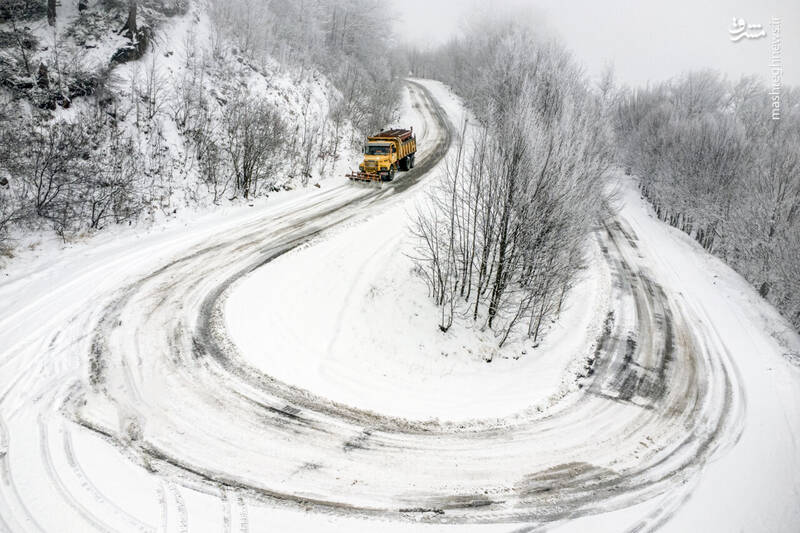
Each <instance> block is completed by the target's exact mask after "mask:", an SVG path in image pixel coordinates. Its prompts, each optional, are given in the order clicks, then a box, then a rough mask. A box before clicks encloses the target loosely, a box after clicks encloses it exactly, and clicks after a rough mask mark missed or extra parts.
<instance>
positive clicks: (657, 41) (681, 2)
mask: <svg viewBox="0 0 800 533" xmlns="http://www.w3.org/2000/svg"><path fill="white" fill-rule="evenodd" d="M508 13H513V14H514V16H515V18H516V19H517V20H519V19H520V18H524V19H527V20H528V21H529V23H530V25H531V26H532V27H533V28H534V29H535V31H536V32H539V33H543V34H551V35H555V36H557V37H559V38H560V39H561V40H562V41H563V42H564V43H565V44H566V45H567V47H568V48H569V49H571V50H572V51H573V53H574V54H575V56H576V58H577V59H578V60H579V61H580V62H581V63H582V64H583V66H584V68H585V69H586V71H587V73H588V74H589V75H590V76H591V77H593V78H596V77H598V76H599V74H600V73H601V71H602V70H603V68H604V67H605V66H606V65H608V64H612V65H613V66H614V69H615V72H616V75H617V77H618V80H619V81H620V82H622V83H625V84H629V85H645V84H647V83H648V82H651V83H652V82H659V81H664V80H666V79H667V78H670V77H672V76H675V75H677V74H681V73H683V72H686V71H689V70H697V69H702V68H707V67H711V68H714V69H717V70H719V71H720V72H722V73H724V74H725V75H727V76H728V77H729V78H731V79H738V78H739V77H740V76H741V75H751V74H753V75H756V76H758V77H759V78H760V79H762V80H763V81H765V82H767V81H768V80H769V76H770V69H769V60H770V59H769V56H770V45H771V38H770V35H769V22H770V19H771V18H772V17H779V18H780V19H781V38H782V40H783V48H782V59H783V68H784V71H783V83H784V84H795V85H796V84H798V83H800V2H798V1H797V0H765V1H758V2H756V1H753V0H749V1H742V0H734V1H730V0H709V1H705V2H697V1H692V0H677V1H673V2H659V3H655V2H635V1H633V0H609V1H604V2H596V1H593V0H573V1H569V2H563V1H559V0H496V1H493V2H490V3H487V2H478V1H462V0H407V1H406V2H404V3H403V9H402V13H400V14H399V15H398V18H397V21H396V33H397V36H398V38H399V39H401V40H405V41H408V42H411V43H413V44H414V45H416V46H419V47H420V48H425V47H430V46H435V45H437V44H441V43H443V42H445V41H447V40H448V39H450V38H451V37H453V36H457V35H458V34H459V33H460V32H461V31H462V30H463V29H464V28H465V26H466V25H468V24H470V23H471V21H472V23H474V22H476V21H480V20H486V19H487V18H492V17H498V16H504V15H507V14H508ZM733 17H737V18H742V19H744V20H745V21H746V22H747V23H748V24H761V25H762V26H764V28H765V29H766V30H767V32H768V35H767V37H764V38H761V39H752V40H751V39H742V40H741V41H739V42H732V41H731V39H730V35H729V33H728V30H729V29H730V27H731V22H732V19H733Z"/></svg>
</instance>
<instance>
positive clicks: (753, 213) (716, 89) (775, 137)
mask: <svg viewBox="0 0 800 533" xmlns="http://www.w3.org/2000/svg"><path fill="white" fill-rule="evenodd" d="M768 92H769V88H768V87H767V86H766V85H765V84H763V83H761V82H759V81H758V80H756V79H754V78H752V77H745V78H742V79H741V80H739V81H736V82H732V81H730V80H727V79H725V78H723V77H721V76H720V75H719V74H718V73H716V72H714V71H711V70H706V71H699V72H691V73H688V74H686V75H683V76H679V77H677V78H674V79H672V80H669V81H667V82H664V83H661V84H658V85H656V86H654V87H651V88H647V89H638V90H632V89H624V90H621V91H620V92H619V94H618V96H617V105H616V116H615V120H614V125H615V131H616V135H617V139H618V147H619V157H620V163H621V164H622V165H623V166H624V167H625V169H626V171H627V172H629V173H634V174H635V175H636V176H638V177H639V178H640V180H641V188H642V193H643V194H644V196H645V197H646V198H647V199H648V200H649V201H650V202H651V203H652V204H653V207H654V208H655V210H656V213H657V214H658V216H659V217H660V218H661V219H663V220H664V221H666V222H668V223H669V224H671V225H672V226H675V227H676V228H679V229H681V230H682V231H685V232H686V233H688V234H689V235H691V236H692V237H694V238H695V239H697V241H698V242H699V243H700V244H701V245H702V246H703V248H705V249H706V250H708V251H709V252H711V253H713V254H715V255H717V256H719V257H721V258H722V259H723V260H725V261H726V262H727V263H729V264H730V265H731V266H732V267H733V268H735V269H736V270H737V271H738V272H739V273H740V274H742V275H743V276H744V277H745V278H746V279H747V280H748V281H749V282H750V283H752V284H753V286H754V287H756V289H757V290H758V292H759V294H760V295H761V296H762V297H764V298H766V299H768V300H769V301H770V302H771V303H772V304H774V305H775V306H776V307H777V308H778V309H780V310H781V312H782V313H784V315H785V316H786V317H787V318H788V319H789V320H790V321H791V322H792V324H793V325H794V327H795V328H796V329H798V330H799V331H800V90H798V88H796V87H784V91H783V94H782V106H783V113H782V114H781V117H780V120H773V119H772V114H771V109H772V108H771V105H770V97H769V94H768Z"/></svg>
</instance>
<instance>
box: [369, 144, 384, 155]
mask: <svg viewBox="0 0 800 533" xmlns="http://www.w3.org/2000/svg"><path fill="white" fill-rule="evenodd" d="M364 153H365V154H367V155H386V154H388V153H389V145H388V144H368V145H367V146H366V147H365V151H364Z"/></svg>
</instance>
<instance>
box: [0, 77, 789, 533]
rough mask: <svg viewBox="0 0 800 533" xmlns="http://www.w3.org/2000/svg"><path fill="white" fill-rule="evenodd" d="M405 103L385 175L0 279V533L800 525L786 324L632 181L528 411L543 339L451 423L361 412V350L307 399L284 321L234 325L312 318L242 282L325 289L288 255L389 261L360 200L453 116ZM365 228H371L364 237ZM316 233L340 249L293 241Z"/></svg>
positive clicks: (439, 97)
mask: <svg viewBox="0 0 800 533" xmlns="http://www.w3.org/2000/svg"><path fill="white" fill-rule="evenodd" d="M409 99H410V100H409V102H410V105H409V106H407V107H408V109H407V113H406V114H407V117H406V118H408V119H409V120H410V121H411V122H412V123H413V124H414V126H415V131H417V132H418V137H419V145H420V147H421V152H420V155H419V159H418V164H417V167H416V169H414V170H413V171H412V172H409V173H406V174H404V175H403V176H402V177H401V178H400V179H398V180H397V181H396V182H394V183H392V184H387V185H385V186H384V187H382V188H380V189H376V188H361V187H356V186H353V185H350V184H348V183H344V184H341V185H337V186H335V187H331V188H325V189H322V190H320V191H315V192H313V193H302V194H294V195H288V197H287V198H285V199H283V200H278V201H277V202H275V203H270V204H267V206H266V207H264V208H259V209H258V210H249V211H247V210H241V211H237V212H236V213H233V214H232V215H230V216H229V217H227V218H224V219H223V218H221V217H210V218H209V219H207V220H202V221H199V222H198V223H197V224H194V225H193V226H191V227H190V228H188V229H186V230H174V231H166V232H164V233H162V234H159V235H154V236H151V237H150V238H146V239H138V238H135V237H130V238H127V239H126V240H125V239H123V240H121V241H120V242H116V243H111V244H108V245H105V246H103V247H88V248H86V249H84V250H82V251H81V252H75V253H72V254H67V255H66V256H65V257H64V259H63V261H62V262H61V263H59V264H50V265H42V266H41V268H38V269H37V270H35V271H33V272H29V273H27V274H26V275H20V276H17V277H15V278H13V279H10V280H8V281H5V282H3V284H0V529H5V530H9V531H15V532H16V531H93V530H100V531H273V530H277V531H287V530H303V529H306V530H309V531H321V530H337V531H353V530H363V531H375V530H403V531H406V530H417V529H420V528H428V529H440V528H442V529H448V528H451V527H458V528H463V529H476V530H480V531H484V530H491V531H515V530H524V531H534V530H539V529H540V528H551V527H552V528H563V529H564V530H575V531H581V530H586V529H589V528H590V529H591V530H595V531H597V530H602V531H619V530H637V531H641V530H651V529H656V528H660V527H663V528H664V529H667V530H670V529H673V530H675V531H688V530H704V531H709V530H718V531H731V530H745V531H758V530H769V531H796V530H797V528H798V527H800V474H799V473H798V472H800V452H799V451H798V447H797V442H798V438H800V371H798V367H797V366H796V365H795V364H792V362H791V356H786V357H784V356H783V355H782V354H783V353H786V352H791V351H792V350H794V349H796V347H797V342H798V341H797V338H796V336H795V335H794V334H793V333H789V332H787V331H783V330H780V331H777V330H778V329H779V328H781V327H782V326H781V324H783V322H782V321H781V320H780V319H779V318H778V317H777V316H776V314H775V313H774V311H772V310H771V309H770V308H769V307H768V306H767V305H766V304H764V303H763V302H761V301H760V300H758V299H757V298H754V297H753V294H752V291H751V290H750V289H749V287H747V285H746V284H745V283H744V282H743V281H742V280H741V279H740V278H738V276H736V275H735V274H733V273H732V272H730V270H729V269H727V268H726V267H724V266H723V265H721V264H720V263H719V262H717V261H716V260H714V259H713V258H710V257H708V256H706V255H705V254H703V252H702V251H701V250H699V249H698V248H697V247H696V246H694V244H693V243H692V242H691V241H690V240H688V239H686V238H684V237H685V236H683V235H681V234H679V233H677V232H675V231H673V230H671V229H669V228H666V227H665V226H663V225H662V224H661V223H660V222H658V221H657V220H656V219H654V218H653V217H652V216H651V213H650V211H649V209H648V207H647V206H646V205H644V203H643V202H642V200H641V199H640V198H639V196H638V194H636V189H635V186H634V184H632V183H630V182H624V184H623V189H622V190H623V192H624V198H623V200H624V206H623V207H622V209H621V212H620V214H619V216H618V217H617V219H616V220H612V221H608V222H607V223H606V224H605V225H604V227H603V228H602V230H600V231H598V233H597V236H596V239H595V240H594V241H593V243H592V246H593V254H594V256H595V257H596V259H595V260H594V261H593V262H592V265H593V267H592V271H593V279H594V284H590V286H591V287H593V288H594V289H595V290H594V293H596V294H594V295H593V298H594V299H593V300H592V301H593V303H592V304H591V305H589V304H588V302H587V306H588V307H589V309H590V310H591V311H592V312H591V313H584V314H582V315H576V316H577V318H576V319H575V321H574V322H573V324H575V323H579V324H580V327H579V328H576V330H575V331H570V332H569V333H570V335H562V336H561V337H564V340H563V342H564V343H566V342H568V340H569V342H571V344H569V346H570V349H569V350H563V349H562V350H558V349H557V348H558V346H553V347H552V349H553V353H559V354H563V355H559V358H560V359H559V360H558V361H556V362H552V361H549V359H548V358H547V357H543V358H542V360H547V361H548V363H547V365H548V368H551V369H552V368H557V369H558V371H557V372H556V379H557V380H558V381H559V382H561V381H565V382H569V384H570V385H571V386H570V387H568V388H567V389H565V391H564V393H563V394H558V395H557V396H556V397H555V399H554V400H552V401H550V402H548V403H547V404H546V405H545V406H544V407H542V406H540V405H537V406H536V407H533V406H534V404H536V401H534V400H533V398H538V397H539V396H541V394H539V393H538V392H537V391H536V390H532V389H534V388H538V387H540V385H538V384H537V385H536V386H535V387H534V385H533V383H534V378H533V377H532V376H533V375H534V374H537V373H538V370H537V369H536V367H526V366H524V365H526V364H534V363H535V358H536V357H537V355H534V356H530V357H528V358H523V359H521V360H520V362H519V366H517V367H514V366H513V365H514V364H515V363H513V362H508V363H507V368H508V370H509V372H508V373H507V374H505V375H504V378H503V379H504V380H505V381H504V382H503V383H504V387H506V388H507V389H508V391H509V392H508V395H509V398H507V400H508V401H507V403H508V404H509V405H512V406H519V407H518V408H517V407H514V409H512V412H503V413H502V414H498V415H497V416H492V417H489V416H482V415H481V416H475V417H470V418H464V417H463V416H453V417H452V419H449V418H448V416H447V412H448V410H447V409H448V408H447V406H445V407H442V409H441V413H437V416H438V418H437V419H425V418H423V417H415V416H410V415H409V416H402V415H401V413H402V414H405V411H403V410H402V409H390V408H387V409H386V411H385V412H383V411H382V410H381V408H380V406H381V402H380V401H379V400H374V401H372V402H371V403H367V398H366V395H367V393H366V392H364V391H367V390H368V387H366V388H365V386H364V385H363V384H356V385H353V387H352V390H356V391H358V394H353V395H349V396H348V394H347V391H346V390H345V389H346V388H347V382H348V380H349V381H350V382H356V381H358V379H359V373H360V372H361V371H360V369H359V368H358V367H353V368H351V369H350V372H349V373H348V374H347V376H346V379H343V380H342V382H343V383H344V385H342V386H341V387H340V388H338V389H337V388H336V387H333V386H331V387H327V386H326V385H327V384H320V385H319V388H318V390H315V388H314V387H313V384H314V383H315V381H314V380H312V379H310V378H309V379H307V380H305V379H303V377H302V376H298V374H301V373H303V369H304V368H307V369H308V375H312V376H322V378H319V379H318V380H317V382H318V383H319V382H320V381H321V380H324V376H325V374H324V373H319V372H317V373H315V369H314V368H312V366H313V365H318V364H319V360H318V359H315V358H314V357H309V356H308V354H304V353H294V352H292V351H291V346H290V345H289V344H287V343H285V342H278V341H279V340H285V339H286V338H289V339H291V338H293V337H292V335H284V333H285V332H283V331H278V330H276V329H275V327H276V326H275V325H276V324H279V323H280V321H279V320H274V319H264V320H262V321H260V322H249V323H247V328H245V329H246V330H247V331H250V332H253V331H256V332H257V335H255V336H253V335H250V338H251V340H247V338H240V335H241V334H237V333H236V331H237V328H236V325H235V324H231V323H230V321H231V320H242V321H243V320H246V316H249V315H255V316H258V313H256V309H255V308H256V307H258V306H259V305H261V306H263V307H265V308H269V309H271V310H272V312H273V313H277V314H281V313H284V314H286V315H287V316H289V317H290V319H291V321H292V322H297V323H299V324H301V325H302V326H303V327H302V328H298V329H297V331H295V332H294V333H293V335H294V338H297V336H299V335H302V334H303V331H306V332H308V334H309V335H313V333H311V332H313V331H314V330H315V329H316V328H321V329H323V330H324V329H325V328H326V327H328V326H327V325H324V324H318V320H319V318H318V314H314V313H313V312H309V313H308V315H307V316H308V317H309V318H306V315H305V314H304V313H302V312H298V310H299V309H301V307H300V306H298V303H297V302H294V301H292V300H291V293H292V291H285V292H282V293H281V292H279V293H269V294H267V293H264V295H263V299H262V300H261V301H259V296H258V295H259V294H260V293H259V292H257V291H253V290H247V291H245V292H247V294H249V295H250V297H249V298H244V299H243V298H241V296H240V294H241V292H242V291H244V290H245V289H243V288H242V287H243V284H244V283H247V280H252V279H254V278H255V277H257V276H261V277H266V278H269V277H271V276H274V279H272V282H273V284H274V285H276V286H280V284H281V283H282V282H284V281H285V280H286V279H288V276H286V275H278V274H280V273H281V272H282V270H281V269H289V270H291V269H293V268H294V269H296V270H297V272H298V273H299V274H298V277H299V278H300V280H301V281H302V277H303V276H304V275H305V276H307V277H308V278H307V279H308V280H309V285H310V286H311V287H313V290H314V291H316V292H317V293H318V301H319V302H323V301H325V300H326V296H327V294H326V293H325V292H323V291H325V290H326V288H325V287H326V286H327V287H331V289H330V291H331V292H332V293H333V292H335V289H334V288H333V284H335V283H336V280H335V279H326V278H324V276H325V274H324V273H322V272H320V273H318V274H315V273H314V272H313V271H306V270H303V268H305V267H303V266H302V265H304V264H305V265H307V264H309V263H312V264H323V262H324V261H331V262H335V257H336V256H337V254H339V255H341V254H344V253H346V251H347V249H348V247H350V248H354V247H360V246H363V247H364V248H365V249H367V252H365V253H364V254H363V259H358V261H362V262H363V264H364V265H366V264H367V263H369V264H372V265H373V266H364V267H363V268H362V269H361V270H359V276H357V277H359V278H363V277H364V276H369V275H374V272H376V271H378V270H380V269H381V268H380V267H376V266H375V265H382V264H383V263H382V261H383V260H382V259H381V258H382V257H386V258H390V257H391V255H390V254H391V252H392V248H393V247H394V244H393V243H394V242H395V241H393V240H391V239H390V238H388V237H387V240H386V241H385V242H380V235H387V234H391V232H387V231H381V230H380V228H381V226H378V224H381V223H384V222H386V221H384V220H382V219H381V218H380V216H379V215H377V213H387V215H386V216H387V217H389V219H388V222H389V223H391V222H392V221H395V219H396V217H394V218H392V215H391V213H392V212H393V210H394V212H402V211H403V210H404V209H405V204H404V202H408V201H409V198H412V197H413V195H414V194H416V191H418V190H419V189H420V188H421V187H423V186H424V181H423V180H422V178H423V177H429V176H431V175H432V174H435V172H436V171H437V168H439V165H440V164H441V160H442V158H443V157H444V155H445V154H446V152H447V150H448V148H449V147H450V145H451V130H452V129H453V127H452V124H453V123H458V122H459V121H460V119H461V117H460V116H459V114H460V113H462V111H461V110H460V108H459V104H458V102H457V100H456V99H455V98H454V97H453V96H452V95H451V94H450V93H449V91H447V89H446V88H444V87H443V86H441V85H440V84H437V83H432V82H420V83H419V84H418V83H410V84H409ZM370 225H372V226H371V227H377V228H378V229H377V230H376V232H373V234H372V235H375V234H377V235H378V236H379V237H378V238H377V239H371V240H370V239H366V237H369V235H362V234H359V233H358V231H359V228H364V227H367V228H369V227H370ZM383 227H386V226H383ZM398 227H399V228H400V229H395V231H403V228H402V226H398ZM331 233H333V234H334V235H333V236H332V237H329V234H331ZM354 235H355V237H354ZM320 236H325V238H330V239H331V240H332V241H333V240H338V241H341V246H338V247H337V246H333V247H332V249H331V250H329V251H328V252H327V255H322V256H313V255H306V256H304V255H303V254H304V253H309V254H310V253H312V251H313V250H314V249H315V248H316V246H318V244H317V243H316V241H315V239H317V238H318V237H320ZM359 239H362V240H359ZM324 242H325V241H323V244H324ZM302 245H308V246H305V247H304V246H302ZM370 247H371V248H370ZM304 250H305V251H304ZM337 250H339V251H337ZM280 261H283V263H280V264H278V263H279V262H280ZM292 261H297V263H292ZM387 261H388V259H387ZM315 262H316V263H315ZM281 265H282V266H281ZM273 266H274V267H275V269H273ZM362 266H363V265H362ZM322 270H324V269H322V268H321V269H320V271H322ZM334 271H335V270H334ZM336 272H338V271H336ZM312 278H313V279H312ZM318 278H319V279H318ZM292 283H298V279H294V278H292ZM343 283H344V282H343ZM351 285H352V284H347V283H345V287H350V286H351ZM251 289H252V287H251ZM408 290H412V289H411V288H409V289H408ZM237 291H238V293H237ZM237 294H239V295H238V296H237ZM276 294H277V296H276ZM348 305H351V306H352V305H356V306H357V305H359V302H349V304H348ZM398 305H400V304H398ZM242 306H244V308H245V309H250V310H252V311H253V312H252V313H242V311H241V310H242ZM574 307H579V306H574ZM236 317H242V318H236ZM329 318H330V320H331V323H332V324H333V325H332V326H330V327H331V328H332V329H333V331H335V332H339V331H345V330H346V328H344V327H343V326H342V320H341V319H339V320H338V321H337V317H335V316H331V317H329ZM350 318H352V317H350ZM378 318H379V319H380V318H382V317H378ZM376 321H377V320H376ZM370 326H371V324H370V323H366V324H365V326H364V327H370ZM286 327H287V329H288V328H289V327H290V326H286ZM770 327H771V328H772V330H770V329H769V328H770ZM337 334H338V333H337ZM420 335H421V336H424V335H425V334H423V333H420ZM553 335H554V338H561V337H559V336H558V335H557V332H555V333H554V334H553ZM408 336H409V337H414V336H415V332H413V331H412V332H408ZM253 337H254V338H255V340H252V338H253ZM326 338H327V337H326ZM328 342H329V343H330V344H332V343H333V341H332V340H330V339H329V340H328ZM253 343H255V344H257V346H256V347H255V348H253V346H252V344H253ZM296 344H298V345H300V343H296ZM344 345H345V346H347V344H346V343H344ZM576 345H577V346H578V348H575V346H576ZM259 349H260V350H261V351H263V352H270V351H272V350H278V353H277V354H273V355H272V357H273V358H275V359H277V360H280V359H282V358H285V359H291V360H293V361H295V362H296V364H293V365H289V366H288V367H286V366H284V367H282V369H283V370H280V369H278V368H276V370H275V372H270V364H272V363H268V362H265V363H264V364H263V365H262V364H257V363H256V362H254V361H253V357H256V358H258V357H260V356H259V355H258V353H260V352H259V351H258V350H259ZM346 351H348V352H351V351H353V350H352V349H350V348H348V349H347V350H346ZM253 353H256V355H255V356H253V355H252V354H253ZM314 355H316V352H315V353H314ZM429 355H430V356H431V357H433V356H438V354H429ZM373 357H375V358H380V357H381V354H380V353H373ZM526 359H527V360H528V361H531V362H532V363H528V362H526ZM342 360H343V361H347V359H346V358H345V359H342ZM575 361H577V363H578V364H577V368H578V370H579V372H578V374H576V373H575V371H574V368H575V367H576V365H574V364H570V362H575ZM340 364H341V363H340ZM498 364H505V363H498ZM345 366H346V364H345ZM287 368H288V369H289V371H287V370H286V369H287ZM501 368H502V367H501ZM280 372H284V373H286V375H283V374H280V375H279V373H280ZM487 372H488V371H487ZM364 373H365V374H366V373H367V372H366V371H364ZM541 374H542V375H544V376H549V374H548V373H547V372H542V373H541ZM488 375H490V374H488ZM509 376H510V377H509ZM315 379H317V378H315ZM486 379H488V378H486ZM466 383H468V384H469V386H470V387H475V382H474V381H473V382H470V381H466ZM526 384H531V385H530V386H526ZM380 386H382V387H388V386H389V380H387V381H386V383H384V384H383V385H380ZM405 386H406V387H407V389H406V390H405V392H404V391H403V390H391V393H392V395H394V397H396V398H397V400H396V401H397V402H398V403H402V402H404V399H407V401H408V402H409V403H412V404H413V399H412V398H410V397H411V396H414V395H415V394H419V396H420V398H423V399H424V398H427V397H428V396H425V395H426V394H427V395H430V394H432V393H431V391H430V390H427V389H424V387H415V386H414V385H413V379H410V380H408V384H406V385H405ZM453 387H456V385H453ZM449 390H450V389H448V391H449ZM360 396H363V397H365V402H364V404H361V402H359V401H358V398H359V397H360ZM373 396H374V397H379V396H380V395H379V394H377V393H376V394H375V395H373ZM488 405H489V407H491V406H492V404H491V401H489V402H488ZM526 406H530V408H526ZM454 409H455V408H454ZM412 414H413V413H412ZM376 521H380V522H377V523H376Z"/></svg>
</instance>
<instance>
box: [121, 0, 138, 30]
mask: <svg viewBox="0 0 800 533" xmlns="http://www.w3.org/2000/svg"><path fill="white" fill-rule="evenodd" d="M136 4H137V0H129V2H128V20H127V21H126V22H125V27H123V28H122V32H123V33H127V34H128V37H130V38H131V39H135V38H136V34H137V33H138V31H139V28H137V27H136Z"/></svg>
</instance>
